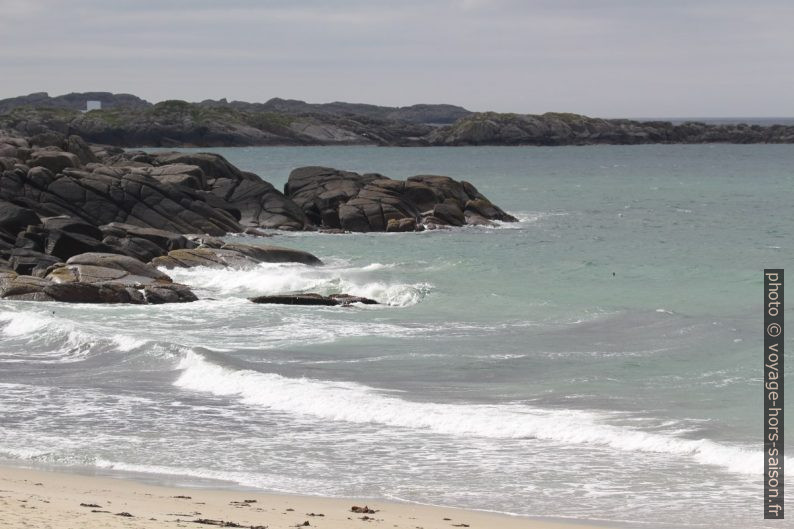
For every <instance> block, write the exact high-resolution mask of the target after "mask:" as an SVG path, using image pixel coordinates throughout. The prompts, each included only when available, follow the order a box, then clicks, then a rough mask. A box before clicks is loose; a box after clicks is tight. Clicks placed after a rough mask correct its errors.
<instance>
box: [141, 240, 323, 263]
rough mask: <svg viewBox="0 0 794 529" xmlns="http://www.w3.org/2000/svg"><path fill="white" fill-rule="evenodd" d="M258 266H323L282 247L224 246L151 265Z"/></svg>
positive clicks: (181, 253) (178, 254) (171, 255)
mask: <svg viewBox="0 0 794 529" xmlns="http://www.w3.org/2000/svg"><path fill="white" fill-rule="evenodd" d="M259 263H300V264H305V265H312V266H316V265H321V264H322V261H320V259H318V258H317V257H315V256H314V255H312V254H310V253H308V252H304V251H301V250H293V249H291V248H283V247H281V246H252V245H246V244H233V243H229V244H224V245H223V246H222V247H220V248H211V247H200V248H194V249H191V250H174V251H171V252H168V255H164V256H162V257H157V258H155V259H153V260H152V261H151V264H152V265H153V266H156V267H163V268H193V267H196V266H207V267H210V268H237V269H244V268H251V267H253V266H256V265H257V264H259Z"/></svg>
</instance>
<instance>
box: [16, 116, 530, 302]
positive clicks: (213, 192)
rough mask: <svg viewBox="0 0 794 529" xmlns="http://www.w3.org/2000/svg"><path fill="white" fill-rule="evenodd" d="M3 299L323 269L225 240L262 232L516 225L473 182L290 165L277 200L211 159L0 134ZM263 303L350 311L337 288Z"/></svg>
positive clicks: (141, 294) (152, 293)
mask: <svg viewBox="0 0 794 529" xmlns="http://www.w3.org/2000/svg"><path fill="white" fill-rule="evenodd" d="M0 171H1V172H0V299H11V300H31V301H66V302H86V303H133V304H144V303H148V304H157V303H173V302H189V301H195V300H196V299H197V298H196V296H195V294H194V293H193V292H192V291H191V290H190V289H189V288H188V287H187V286H185V285H179V284H177V283H174V282H173V281H172V279H171V278H170V277H169V276H168V275H167V273H165V272H163V271H162V270H168V269H173V268H182V267H195V266H207V267H228V268H235V269H244V268H250V267H253V266H256V265H257V264H259V263H265V262H269V263H300V264H303V265H308V266H320V265H322V261H321V260H320V259H319V258H318V257H316V256H314V255H312V254H310V253H307V252H303V251H300V250H294V249H290V248H283V247H279V246H272V245H266V244H257V245H248V244H237V243H229V242H225V241H224V240H222V239H221V238H220V237H222V236H224V235H228V234H237V233H247V234H249V235H252V236H257V237H262V238H265V237H267V236H268V233H267V232H266V231H265V230H290V231H295V230H307V231H318V230H319V231H323V232H328V233H345V232H373V231H381V232H384V231H385V232H406V231H422V230H425V229H443V228H450V227H459V226H464V225H494V224H495V223H496V222H514V221H515V220H516V219H515V218H513V217H512V216H511V215H509V214H507V213H505V212H504V211H503V210H501V209H500V208H499V207H498V206H495V205H494V204H492V203H491V202H490V201H489V200H488V198H486V197H485V196H484V195H482V194H481V193H479V191H477V189H476V188H475V187H474V186H473V185H472V184H470V183H469V182H465V181H463V182H459V181H457V180H454V179H452V178H450V177H448V176H439V175H417V176H413V177H410V178H408V179H407V180H405V181H402V180H393V179H390V178H387V177H385V176H383V175H380V174H377V173H368V174H358V173H354V172H350V171H342V170H338V169H332V168H327V167H301V168H298V169H295V170H294V171H292V173H291V174H290V176H289V179H288V181H287V184H286V186H285V189H284V193H282V192H281V191H279V190H277V189H275V188H274V187H273V186H272V185H271V184H269V183H268V182H265V181H264V180H262V179H261V178H259V176H257V175H255V174H253V173H248V172H245V171H241V170H240V169H238V168H237V167H235V166H233V165H232V164H230V163H229V162H228V161H227V160H226V159H225V158H223V157H222V156H219V155H217V154H209V153H196V154H194V153H179V152H165V153H155V154H148V153H145V152H142V151H134V152H125V151H123V150H121V149H118V148H115V147H109V146H104V145H94V144H89V143H87V142H85V141H84V140H83V139H82V138H80V137H79V136H75V135H72V136H68V137H67V136H63V135H60V134H58V133H46V134H40V135H37V136H33V137H21V136H18V135H14V134H13V133H11V132H2V131H0ZM283 294H284V295H286V296H292V297H290V298H284V297H282V298H279V297H278V296H276V297H275V298H273V299H260V300H253V301H256V302H259V303H279V302H280V303H287V304H325V305H341V306H347V305H350V304H351V303H371V302H372V300H366V299H364V298H355V297H351V296H347V295H344V294H339V295H336V296H331V297H328V298H322V299H320V298H318V297H317V296H316V295H315V294H312V293H305V292H304V293H283Z"/></svg>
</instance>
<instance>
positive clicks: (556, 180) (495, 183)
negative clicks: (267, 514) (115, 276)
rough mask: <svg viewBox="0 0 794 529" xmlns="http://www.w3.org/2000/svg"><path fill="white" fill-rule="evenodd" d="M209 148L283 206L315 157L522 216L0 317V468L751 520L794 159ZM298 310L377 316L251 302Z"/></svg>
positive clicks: (317, 245)
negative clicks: (159, 298) (470, 188)
mask: <svg viewBox="0 0 794 529" xmlns="http://www.w3.org/2000/svg"><path fill="white" fill-rule="evenodd" d="M213 152H219V153H221V154H223V155H224V156H226V157H227V158H228V159H229V160H230V161H231V162H232V163H234V164H236V165H238V166H239V167H241V168H242V169H245V170H249V171H253V172H256V173H257V174H259V175H261V176H262V177H263V178H264V179H266V180H268V181H270V182H272V183H273V184H274V185H276V186H277V187H280V186H283V184H284V182H285V181H286V177H287V175H288V174H289V171H290V170H291V169H293V168H295V167H298V166H302V165H327V166H332V167H337V168H340V169H349V170H354V171H359V172H380V173H382V174H385V175H387V176H390V177H394V178H404V177H407V176H410V175H414V174H427V173H435V174H447V175H450V176H453V177H455V178H459V179H466V180H469V181H471V182H472V183H474V184H475V185H476V186H477V187H478V189H479V190H480V191H481V192H482V193H484V194H485V195H486V196H488V197H489V198H491V199H492V200H493V201H494V202H495V203H497V204H498V205H500V206H501V207H502V208H503V209H505V210H507V211H509V212H511V213H513V214H514V215H516V216H517V217H519V218H520V219H521V222H520V223H517V224H505V225H502V226H500V227H498V228H463V229H454V230H447V231H436V232H425V233H416V234H356V235H324V234H314V233H297V234H292V233H282V234H276V235H275V236H274V237H273V238H270V239H267V240H265V242H267V243H276V244H283V245H286V246H292V247H297V248H303V249H307V250H309V251H311V252H313V253H315V254H316V255H318V256H319V257H321V258H322V259H323V260H325V261H326V263H327V264H326V266H324V267H322V268H319V269H311V268H307V267H303V266H300V265H267V266H264V265H263V266H261V267H259V268H256V269H253V270H246V271H231V270H225V271H219V270H202V269H193V270H189V271H175V272H174V273H173V274H172V276H173V277H174V278H175V279H176V280H178V281H181V282H184V283H188V284H190V285H191V286H193V287H194V289H195V290H196V291H197V293H198V294H199V297H201V298H202V300H201V301H199V302H197V303H194V304H191V305H184V306H160V307H89V306H80V305H70V306H66V305H51V304H33V303H21V302H16V303H8V302H7V303H4V304H3V305H2V306H0V330H1V331H2V332H3V345H2V347H0V362H2V363H3V369H2V370H0V386H2V388H3V392H2V395H0V418H2V420H1V421H0V455H1V456H3V457H4V458H5V459H7V460H10V461H12V462H15V463H17V464H44V465H49V466H58V467H67V468H74V469H81V470H83V471H85V470H86V469H88V470H96V469H98V470H101V471H113V472H135V473H144V474H147V475H153V476H157V477H158V479H174V480H179V482H194V483H197V482H202V483H203V482H204V480H213V483H215V482H216V481H217V480H220V481H221V482H223V483H228V484H230V485H234V486H246V487H256V488H262V489H267V490H278V491H290V492H301V493H309V494H333V495H340V496H356V497H361V496H365V497H372V498H381V499H383V498H388V499H399V500H404V501H413V502H423V503H436V504H445V505H457V506H463V507H469V508H477V509H488V510H496V511H502V512H510V513H516V514H524V515H532V516H561V517H570V518H581V519H595V520H610V521H624V522H626V523H628V524H629V525H642V526H647V524H651V525H654V524H659V525H660V526H664V527H690V526H691V527H704V526H705V527H762V526H763V523H762V520H761V505H762V489H761V481H760V476H761V465H762V459H761V444H760V440H761V436H762V430H761V428H762V424H761V414H760V412H761V387H762V386H761V366H762V362H761V351H762V349H761V347H762V345H761V337H762V335H761V328H762V325H761V322H762V319H761V299H762V273H761V272H762V269H763V268H764V267H768V268H773V267H782V268H785V267H786V264H787V263H789V262H791V260H792V257H794V249H793V248H792V244H791V240H792V239H791V233H792V228H794V212H792V208H791V204H792V203H794V200H793V199H794V171H792V167H794V163H793V162H794V147H792V146H785V145H769V146H766V145H751V146H737V145H730V146H729V145H699V146H634V147H620V146H599V147H570V148H568V147H555V148H536V147H532V148H488V147H480V148H422V149H407V148H395V149H391V148H368V147H346V148H337V147H312V148H235V149H214V150H213ZM236 239H239V240H244V241H245V242H251V243H257V242H261V241H262V240H261V239H260V240H257V239H253V238H250V237H237V238H236ZM293 290H304V291H313V292H322V293H334V292H348V293H353V294H359V295H366V296H369V297H374V298H375V299H377V300H378V301H381V302H382V303H384V304H385V306H380V307H357V308H352V309H338V308H317V307H274V306H262V305H251V304H250V303H248V302H247V301H246V300H245V298H246V297H249V296H252V295H258V294H264V293H278V292H285V291H293ZM788 345H789V347H791V344H790V343H789V344H788ZM788 433H789V437H791V435H792V432H791V430H790V429H789V430H788ZM789 450H791V449H790V448H789ZM168 476H171V477H170V478H168ZM770 526H771V525H770Z"/></svg>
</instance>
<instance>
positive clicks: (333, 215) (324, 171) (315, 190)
mask: <svg viewBox="0 0 794 529" xmlns="http://www.w3.org/2000/svg"><path fill="white" fill-rule="evenodd" d="M378 178H382V176H380V175H376V174H365V175H360V174H358V173H354V172H351V171H340V170H338V169H332V168H330V167H317V166H312V167H299V168H298V169H295V170H293V171H292V172H291V173H290V175H289V178H288V180H287V183H286V184H285V186H284V194H285V195H286V196H287V197H288V198H290V199H291V200H292V201H293V202H295V204H297V205H298V207H299V208H301V210H302V211H303V212H304V214H305V215H306V217H307V218H308V219H309V220H310V221H311V222H312V223H313V224H315V225H317V226H323V227H326V228H341V227H342V225H341V221H340V219H339V207H340V206H341V205H342V204H345V203H346V202H347V201H348V200H350V199H352V198H354V197H356V196H357V195H358V193H359V191H361V189H362V188H363V187H364V186H365V185H367V184H368V183H369V182H372V181H373V180H377V179H378Z"/></svg>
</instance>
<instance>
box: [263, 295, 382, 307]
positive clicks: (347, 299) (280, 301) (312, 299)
mask: <svg viewBox="0 0 794 529" xmlns="http://www.w3.org/2000/svg"><path fill="white" fill-rule="evenodd" d="M249 299H250V300H251V301H253V302H254V303H265V304H275V305H323V306H331V307H334V306H337V305H341V306H343V307H347V306H349V305H352V304H353V303H361V304H363V305H377V304H378V302H377V301H375V300H373V299H369V298H363V297H360V296H351V295H350V294H331V295H330V296H323V295H320V294H315V293H308V294H280V295H271V296H258V297H255V298H249Z"/></svg>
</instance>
